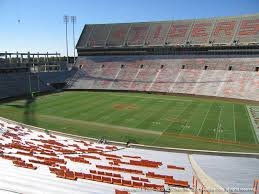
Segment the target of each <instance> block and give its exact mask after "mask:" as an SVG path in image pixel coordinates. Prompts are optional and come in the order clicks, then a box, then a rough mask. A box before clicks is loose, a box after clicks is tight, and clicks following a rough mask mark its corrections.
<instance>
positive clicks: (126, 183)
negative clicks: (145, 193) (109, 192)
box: [122, 180, 132, 187]
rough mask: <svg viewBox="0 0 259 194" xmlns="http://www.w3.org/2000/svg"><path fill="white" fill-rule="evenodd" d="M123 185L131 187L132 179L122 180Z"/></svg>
mask: <svg viewBox="0 0 259 194" xmlns="http://www.w3.org/2000/svg"><path fill="white" fill-rule="evenodd" d="M122 185H123V186H127V187H131V186H132V182H131V181H130V180H122Z"/></svg>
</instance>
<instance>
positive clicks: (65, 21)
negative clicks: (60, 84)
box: [63, 15, 69, 65]
mask: <svg viewBox="0 0 259 194" xmlns="http://www.w3.org/2000/svg"><path fill="white" fill-rule="evenodd" d="M63 20H64V23H65V24H66V48H67V65H68V40H67V24H68V22H69V16H68V15H64V17H63Z"/></svg>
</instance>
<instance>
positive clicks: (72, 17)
mask: <svg viewBox="0 0 259 194" xmlns="http://www.w3.org/2000/svg"><path fill="white" fill-rule="evenodd" d="M71 22H72V24H73V47H74V64H75V62H76V45H75V23H76V16H71Z"/></svg>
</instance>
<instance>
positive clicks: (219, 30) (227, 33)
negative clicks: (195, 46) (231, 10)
mask: <svg viewBox="0 0 259 194" xmlns="http://www.w3.org/2000/svg"><path fill="white" fill-rule="evenodd" d="M239 21H240V18H238V17H228V18H219V19H217V20H216V21H215V26H214V30H213V31H212V33H211V36H210V43H211V44H220V45H231V44H232V43H233V38H234V36H235V33H236V31H237V28H238V24H239Z"/></svg>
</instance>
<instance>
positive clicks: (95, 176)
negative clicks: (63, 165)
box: [49, 167, 164, 191]
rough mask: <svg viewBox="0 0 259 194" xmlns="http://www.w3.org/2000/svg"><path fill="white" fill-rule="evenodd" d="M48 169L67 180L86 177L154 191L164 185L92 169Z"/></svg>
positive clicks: (161, 188) (160, 189)
mask: <svg viewBox="0 0 259 194" xmlns="http://www.w3.org/2000/svg"><path fill="white" fill-rule="evenodd" d="M49 170H50V172H51V173H54V174H56V176H57V177H59V178H65V179H69V180H77V179H78V178H80V179H87V180H92V181H97V182H104V183H109V184H115V185H120V186H126V187H134V188H142V189H145V190H155V191H163V190H164V185H157V184H151V183H146V182H139V181H131V180H124V179H123V178H119V177H116V178H115V177H110V176H107V173H104V175H99V174H92V173H91V172H94V171H90V173H81V172H73V171H70V170H68V169H67V170H64V169H58V168H53V167H49ZM94 173H97V172H94ZM108 175H109V174H108ZM114 175H115V174H113V176H114Z"/></svg>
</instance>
